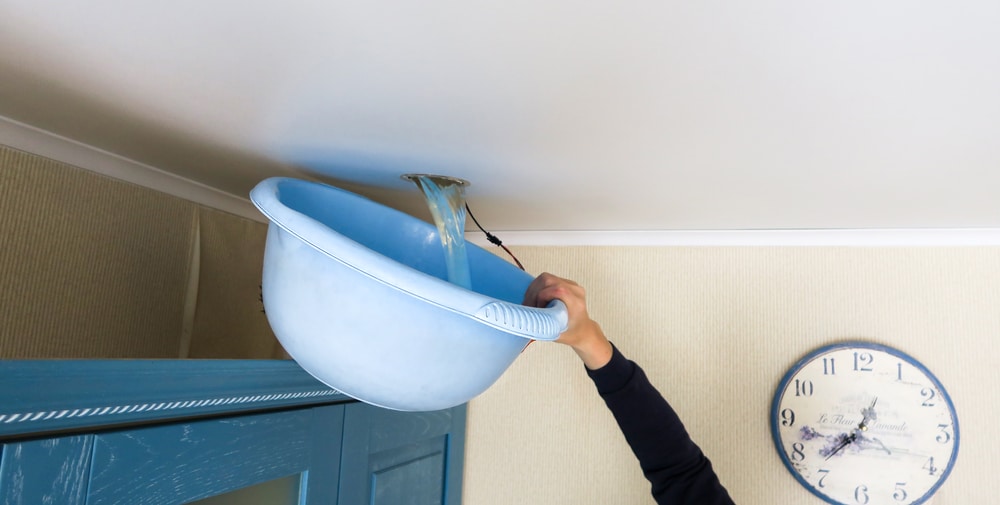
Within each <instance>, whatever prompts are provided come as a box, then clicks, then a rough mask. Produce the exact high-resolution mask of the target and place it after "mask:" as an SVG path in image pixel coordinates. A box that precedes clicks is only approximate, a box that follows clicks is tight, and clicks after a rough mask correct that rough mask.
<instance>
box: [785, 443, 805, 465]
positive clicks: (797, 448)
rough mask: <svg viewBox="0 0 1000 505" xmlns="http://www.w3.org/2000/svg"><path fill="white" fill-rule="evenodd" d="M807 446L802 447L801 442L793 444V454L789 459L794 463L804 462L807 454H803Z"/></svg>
mask: <svg viewBox="0 0 1000 505" xmlns="http://www.w3.org/2000/svg"><path fill="white" fill-rule="evenodd" d="M805 448H806V446H804V445H802V443H801V442H795V443H794V444H792V453H791V454H789V455H788V459H790V460H792V461H802V460H804V459H806V453H804V452H802V451H803V450H804V449H805Z"/></svg>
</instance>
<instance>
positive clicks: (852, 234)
mask: <svg viewBox="0 0 1000 505" xmlns="http://www.w3.org/2000/svg"><path fill="white" fill-rule="evenodd" d="M494 235H496V236H497V237H498V238H499V239H500V240H502V241H503V243H504V245H512V246H690V247H729V246H751V247H753V246H756V247H771V246H778V247H964V246H1000V229H997V228H969V229H859V230H718V231H696V230H691V231H655V230H654V231H504V232H494ZM466 239H467V240H468V241H469V242H472V243H474V244H476V245H479V246H481V247H485V248H490V247H494V246H493V244H490V243H489V241H487V240H486V236H485V235H484V234H483V233H481V232H467V233H466Z"/></svg>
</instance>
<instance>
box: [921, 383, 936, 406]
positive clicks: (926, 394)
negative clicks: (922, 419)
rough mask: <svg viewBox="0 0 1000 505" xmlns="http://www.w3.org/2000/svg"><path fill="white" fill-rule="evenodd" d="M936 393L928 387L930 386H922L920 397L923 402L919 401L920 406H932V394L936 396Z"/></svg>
mask: <svg viewBox="0 0 1000 505" xmlns="http://www.w3.org/2000/svg"><path fill="white" fill-rule="evenodd" d="M936 395H937V393H935V392H934V390H933V389H930V388H923V389H921V390H920V397H921V398H923V399H924V402H923V403H921V404H920V406H921V407H933V406H934V402H932V401H931V400H933V399H934V396H936Z"/></svg>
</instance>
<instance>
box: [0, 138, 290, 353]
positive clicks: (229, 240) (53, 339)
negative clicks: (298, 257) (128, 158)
mask: <svg viewBox="0 0 1000 505" xmlns="http://www.w3.org/2000/svg"><path fill="white" fill-rule="evenodd" d="M265 231H266V226H265V225H263V224H261V223H257V222H253V221H250V220H247V219H244V218H240V217H236V216H232V215H230V214H226V213H224V212H219V211H216V210H212V209H208V208H205V207H202V206H200V205H196V204H194V203H191V202H188V201H185V200H182V199H179V198H176V197H172V196H169V195H165V194H163V193H160V192H157V191H154V190H151V189H147V188H143V187H139V186H136V185H133V184H129V183H125V182H121V181H118V180H114V179H111V178H108V177H104V176H101V175H97V174H95V173H93V172H89V171H86V170H81V169H79V168H76V167H73V166H70V165H67V164H64V163H59V162H56V161H53V160H50V159H46V158H43V157H40V156H35V155H32V154H28V153H24V152H21V151H17V150H14V149H10V148H7V147H4V146H0V237H2V241H3V242H2V244H3V246H2V247H0V322H2V323H3V324H2V325H0V359H3V358H178V357H192V358H276V357H282V356H283V354H282V350H281V348H280V346H279V345H278V343H277V340H276V339H275V338H274V335H273V333H271V330H270V327H269V326H268V325H267V321H266V319H265V317H264V314H263V313H262V312H261V304H260V302H259V299H258V296H259V285H260V277H261V262H262V260H263V254H264V247H263V244H264V236H265Z"/></svg>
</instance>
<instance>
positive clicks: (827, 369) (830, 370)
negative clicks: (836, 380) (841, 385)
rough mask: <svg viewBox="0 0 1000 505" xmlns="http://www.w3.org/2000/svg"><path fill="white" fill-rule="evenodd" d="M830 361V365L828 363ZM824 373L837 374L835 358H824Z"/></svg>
mask: <svg viewBox="0 0 1000 505" xmlns="http://www.w3.org/2000/svg"><path fill="white" fill-rule="evenodd" d="M827 361H829V365H828V364H827ZM823 375H837V369H836V368H835V367H834V363H833V358H823Z"/></svg>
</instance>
